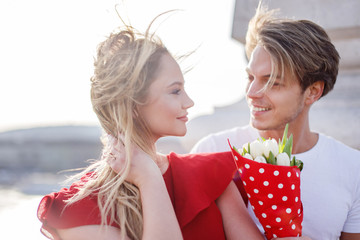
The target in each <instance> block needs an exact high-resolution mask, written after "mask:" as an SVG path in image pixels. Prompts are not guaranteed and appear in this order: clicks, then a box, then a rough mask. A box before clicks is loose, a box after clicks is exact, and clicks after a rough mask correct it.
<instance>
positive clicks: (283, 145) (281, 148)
mask: <svg viewBox="0 0 360 240" xmlns="http://www.w3.org/2000/svg"><path fill="white" fill-rule="evenodd" d="M288 130H289V124H288V123H287V124H286V126H285V130H284V134H283V137H282V140H281V143H280V142H279V153H282V152H283V150H284V148H285V144H286V142H287V134H288Z"/></svg>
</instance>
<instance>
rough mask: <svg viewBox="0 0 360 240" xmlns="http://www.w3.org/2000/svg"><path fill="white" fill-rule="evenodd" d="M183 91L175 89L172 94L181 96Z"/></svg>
mask: <svg viewBox="0 0 360 240" xmlns="http://www.w3.org/2000/svg"><path fill="white" fill-rule="evenodd" d="M180 91H181V89H175V90H173V91H172V92H171V94H176V95H179V94H180Z"/></svg>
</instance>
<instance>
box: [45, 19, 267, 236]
mask: <svg viewBox="0 0 360 240" xmlns="http://www.w3.org/2000/svg"><path fill="white" fill-rule="evenodd" d="M150 26H151V24H150ZM150 26H149V28H148V30H147V31H146V33H145V34H143V35H142V34H140V33H138V32H136V31H135V30H134V29H133V28H132V27H130V26H126V27H125V29H124V30H121V31H119V32H117V33H112V34H111V35H110V36H109V37H108V38H107V39H106V40H105V41H104V42H102V43H100V45H99V46H98V51H97V58H96V60H95V63H94V66H95V71H94V75H93V77H92V78H91V82H92V83H91V84H92V85H91V100H92V104H93V109H94V111H95V113H96V114H97V116H98V119H99V121H100V124H101V126H102V128H103V130H104V131H105V133H106V135H107V136H108V141H107V142H106V143H105V144H104V150H103V155H102V158H101V159H100V160H99V161H97V162H96V163H94V164H93V165H91V166H90V167H89V168H88V169H87V170H85V171H84V172H83V173H81V175H82V178H81V180H79V181H78V182H75V183H73V184H72V186H71V187H70V188H69V189H67V188H64V189H61V190H60V191H59V192H57V193H52V194H49V195H47V196H45V197H44V198H43V199H42V201H41V202H40V205H39V209H38V217H39V219H40V221H42V223H43V226H42V232H43V233H44V235H46V236H47V237H49V238H52V239H64V240H66V239H72V240H76V239H107V240H108V239H182V238H184V239H217V240H218V239H225V238H226V239H263V238H262V236H261V234H260V232H259V231H258V229H257V228H256V226H255V224H254V223H253V222H252V220H251V218H250V217H249V215H248V213H247V210H246V207H245V204H244V202H243V201H242V199H241V196H240V193H239V192H238V190H237V188H236V187H235V184H234V183H233V182H232V176H233V173H234V171H235V165H234V163H233V160H232V156H231V153H230V152H226V153H216V154H196V155H195V154H194V155H177V154H175V153H170V154H169V155H167V156H166V155H162V154H159V153H157V152H156V148H155V143H156V141H157V140H158V139H159V138H161V137H164V136H183V135H185V133H186V122H187V120H188V119H187V109H188V108H190V107H192V106H193V104H194V103H193V101H192V100H191V99H190V98H189V97H188V95H187V93H186V92H185V90H184V79H183V75H182V73H181V71H180V68H179V66H178V64H177V62H176V61H175V59H174V58H173V57H172V56H171V54H170V53H169V52H168V50H167V49H166V48H165V46H164V45H163V44H162V42H161V41H160V40H159V39H158V38H156V36H154V35H153V34H150V33H149V29H150ZM117 154H124V156H126V157H124V161H123V162H122V164H121V166H120V167H119V168H118V169H117V172H118V173H116V172H115V171H113V170H112V168H111V167H110V166H109V164H108V163H109V162H110V163H111V162H112V161H113V160H114V159H116V158H117Z"/></svg>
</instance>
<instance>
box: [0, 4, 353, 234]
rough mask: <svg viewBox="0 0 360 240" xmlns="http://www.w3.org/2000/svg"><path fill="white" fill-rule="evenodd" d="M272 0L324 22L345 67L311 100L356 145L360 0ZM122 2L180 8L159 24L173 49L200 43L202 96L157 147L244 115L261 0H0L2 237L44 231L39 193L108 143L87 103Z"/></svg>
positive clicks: (127, 16)
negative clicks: (254, 20) (183, 130)
mask: <svg viewBox="0 0 360 240" xmlns="http://www.w3.org/2000/svg"><path fill="white" fill-rule="evenodd" d="M264 2H265V3H267V4H268V5H269V7H270V8H280V9H281V13H282V14H283V15H285V16H287V17H295V18H306V19H311V20H313V21H315V22H317V23H319V24H320V25H322V26H323V27H324V28H325V29H326V30H327V31H328V33H329V35H330V37H331V38H332V40H333V41H334V44H335V45H336V47H337V49H338V50H339V52H340V55H341V58H342V60H341V69H340V73H339V78H338V81H337V83H336V87H335V89H334V91H333V92H331V93H330V94H329V95H328V96H326V97H325V98H324V99H321V100H320V101H319V102H317V103H316V104H315V105H314V107H313V109H312V111H311V113H310V118H311V120H310V122H312V125H311V127H312V129H314V130H315V131H321V132H323V133H325V134H327V135H331V136H334V137H335V138H337V139H339V140H341V141H343V142H344V143H346V144H348V145H350V146H352V147H354V148H357V149H360V143H359V141H358V139H359V137H360V128H359V127H360V121H359V119H360V94H359V93H360V60H359V59H360V18H359V17H358V12H359V10H360V2H359V1H357V0H345V1H342V2H340V3H339V2H338V1H335V0H319V1H317V2H316V3H314V2H313V1H310V0H301V1H300V0H293V1H292V2H291V4H290V3H288V2H287V1H285V0H276V1H275V0H274V1H264ZM115 5H117V7H116V9H117V11H118V12H119V13H120V15H121V16H122V17H123V18H124V20H125V21H129V22H130V23H131V24H132V25H133V26H134V27H136V28H138V29H139V30H140V31H143V30H145V29H146V27H147V25H148V24H149V22H150V21H151V20H152V19H153V18H154V17H155V16H156V15H158V14H160V13H162V12H164V11H167V10H171V9H179V10H181V11H177V12H176V13H174V14H170V15H167V16H166V17H165V18H161V20H160V21H158V24H156V26H155V27H154V29H156V32H157V34H158V35H159V36H160V38H161V39H162V40H163V41H164V43H165V44H166V46H167V47H168V49H169V50H170V51H171V52H172V53H173V54H175V55H176V54H184V53H187V52H190V51H192V50H194V49H197V51H196V52H195V53H194V54H193V55H192V56H191V57H190V58H188V59H186V61H184V62H182V63H181V67H183V68H184V69H186V68H187V67H189V66H192V67H194V68H193V70H192V71H190V72H189V73H187V74H186V75H185V81H186V85H185V87H186V90H187V92H188V94H189V95H190V97H191V98H192V99H193V100H194V102H195V106H194V107H193V108H191V109H190V110H189V117H190V122H189V123H188V134H187V135H186V136H185V137H183V138H175V137H168V138H164V139H161V140H160V141H159V143H158V149H159V150H160V151H161V152H164V153H167V152H169V151H175V152H178V153H186V152H188V151H189V150H190V149H191V147H192V146H193V144H194V143H195V142H196V141H198V140H199V139H200V138H201V137H203V136H205V135H206V134H209V133H211V132H215V131H220V130H222V129H227V128H230V127H234V126H239V125H245V124H247V122H248V119H249V114H248V109H247V106H246V103H245V101H244V99H243V96H244V87H245V86H244V83H245V71H244V69H245V66H246V64H247V62H246V58H245V54H244V45H243V44H244V36H245V32H246V29H247V23H248V20H249V19H250V17H251V16H252V15H253V13H254V11H255V8H256V6H257V1H256V0H225V1H221V0H210V1H209V0H207V1H205V0H197V1H191V0H181V1H179V0H152V1H146V0H131V1H130V0H128V1H121V0H102V1H85V0H77V1H70V0H62V1H59V0H33V1H25V0H3V1H1V2H0V22H1V29H2V38H1V44H0V50H1V55H0V61H1V66H3V67H2V78H1V83H2V84H1V87H0V104H1V118H0V195H1V196H2V197H1V198H0V226H1V228H2V230H1V231H0V239H24V238H26V239H45V237H43V236H42V235H41V234H40V232H39V229H40V222H39V221H38V220H37V219H36V209H37V205H38V203H39V201H40V199H41V196H43V195H45V194H47V193H50V192H52V191H58V190H59V188H60V187H61V186H63V185H62V184H61V182H62V181H63V180H64V179H65V178H66V175H69V174H71V173H65V172H62V171H63V170H66V169H72V168H77V167H83V166H85V165H87V160H89V159H96V158H98V157H99V155H100V151H101V143H100V136H101V134H102V132H101V129H100V127H99V125H98V122H97V119H96V116H95V114H94V113H93V111H92V109H91V103H90V96H89V90H90V81H89V78H90V76H91V75H92V71H93V69H92V64H93V57H94V55H95V50H96V45H97V44H98V43H99V42H100V41H102V40H104V38H105V37H106V36H107V35H108V34H109V33H110V32H111V31H112V30H114V29H115V28H116V27H118V26H119V25H121V21H120V19H119V17H118V16H117V12H116V10H115ZM336 16H341V18H339V17H336ZM15 223H16V224H15ZM19 226H20V228H21V230H19Z"/></svg>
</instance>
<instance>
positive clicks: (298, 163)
mask: <svg viewBox="0 0 360 240" xmlns="http://www.w3.org/2000/svg"><path fill="white" fill-rule="evenodd" d="M295 165H296V166H297V167H298V168H299V169H300V171H301V170H303V167H304V163H303V162H302V161H301V160H299V159H295Z"/></svg>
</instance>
